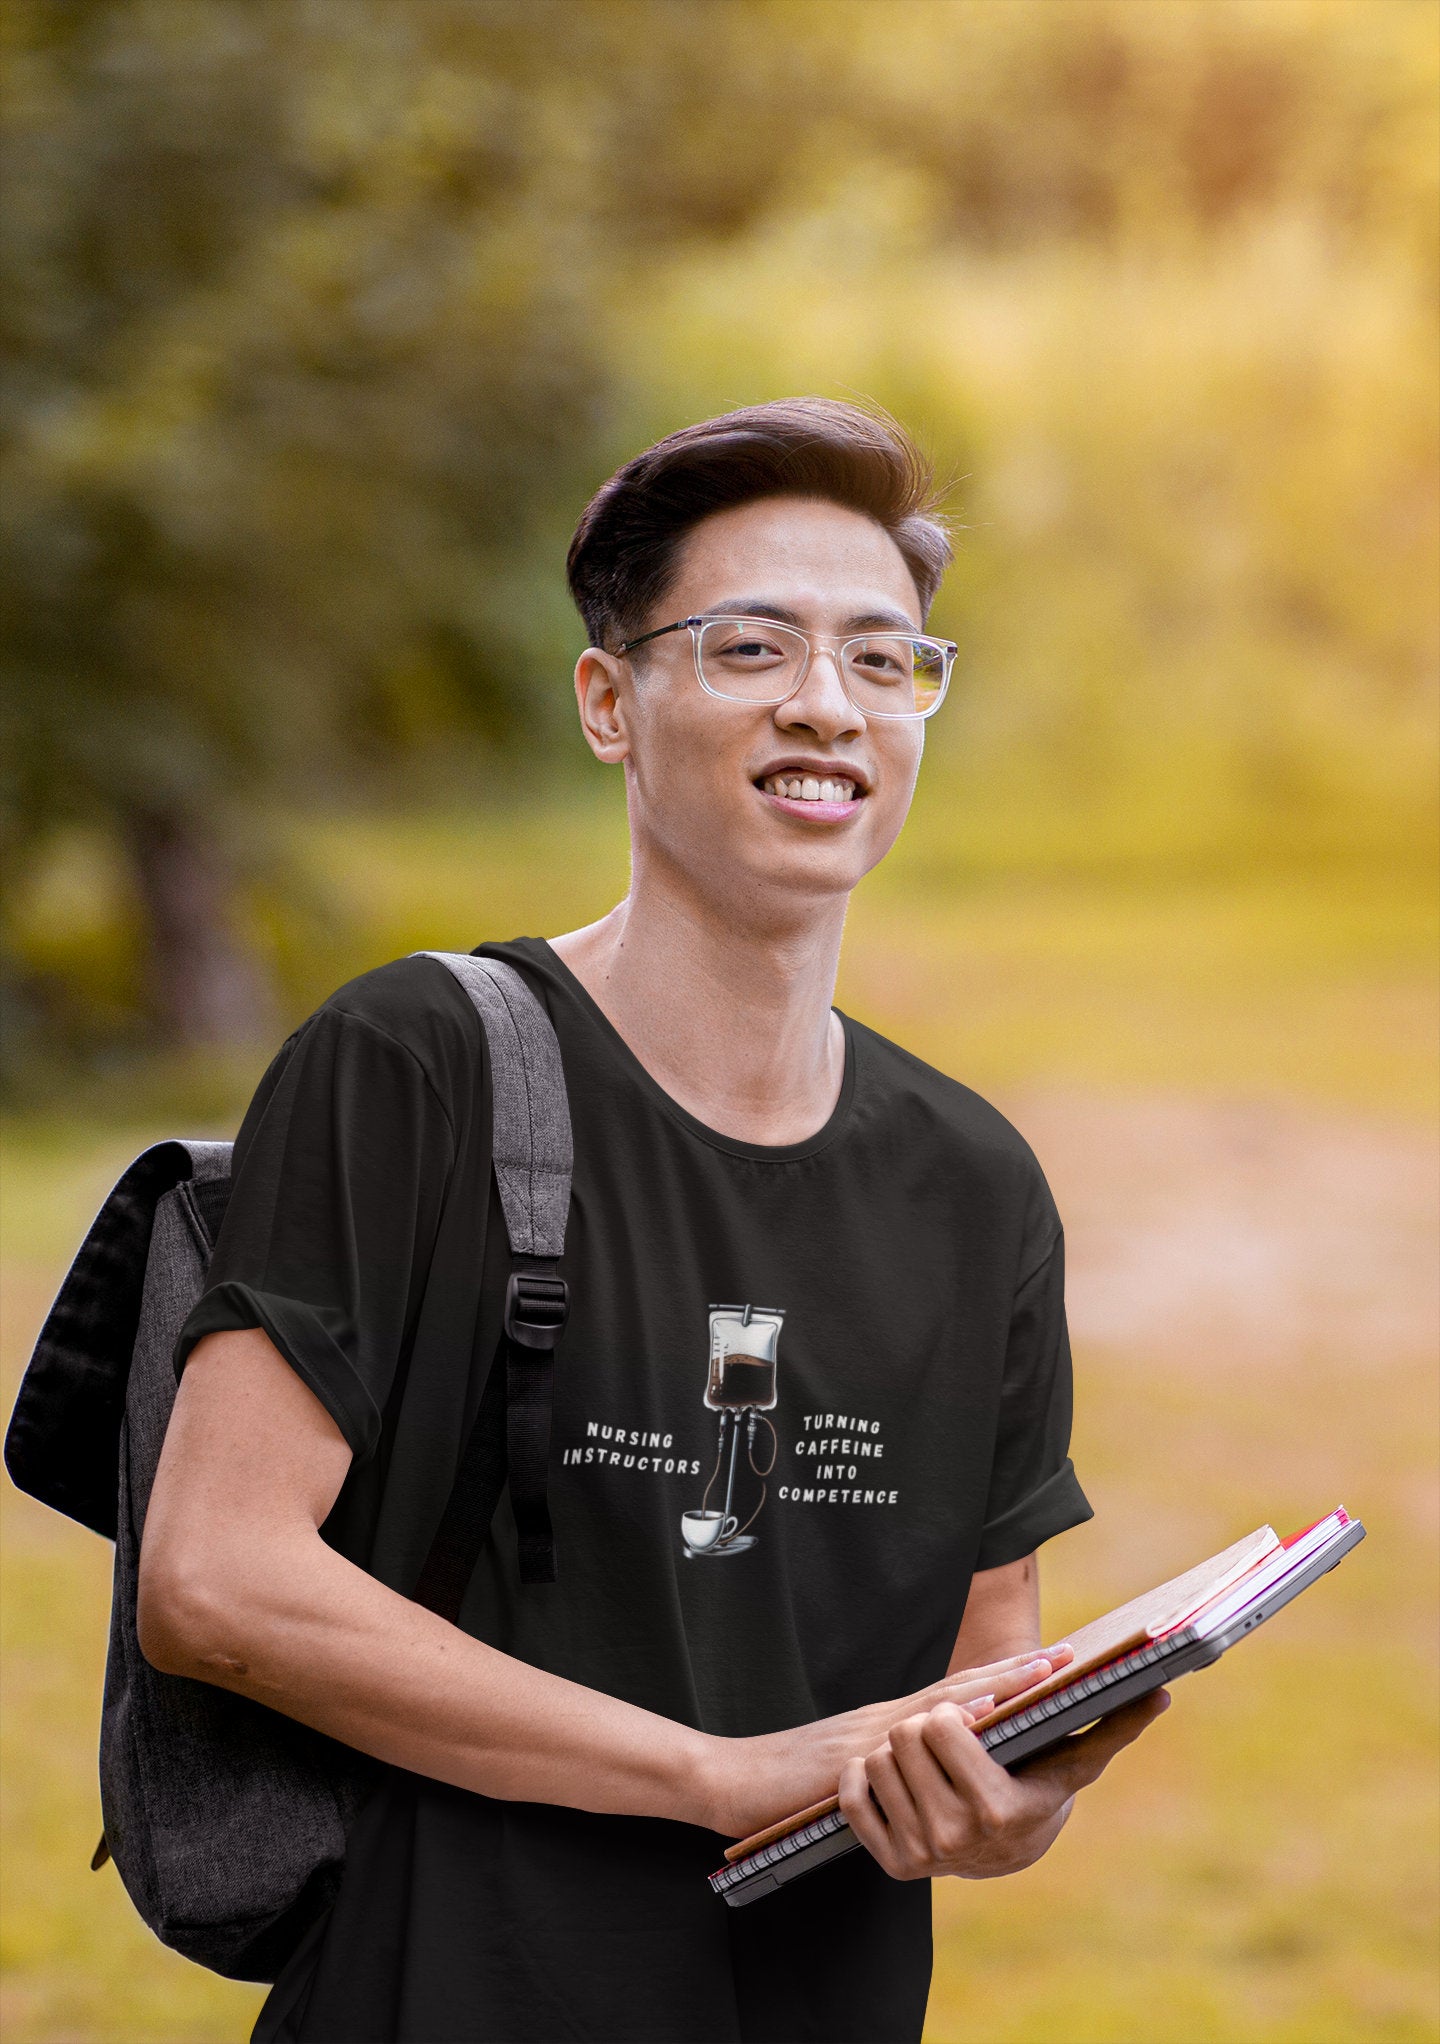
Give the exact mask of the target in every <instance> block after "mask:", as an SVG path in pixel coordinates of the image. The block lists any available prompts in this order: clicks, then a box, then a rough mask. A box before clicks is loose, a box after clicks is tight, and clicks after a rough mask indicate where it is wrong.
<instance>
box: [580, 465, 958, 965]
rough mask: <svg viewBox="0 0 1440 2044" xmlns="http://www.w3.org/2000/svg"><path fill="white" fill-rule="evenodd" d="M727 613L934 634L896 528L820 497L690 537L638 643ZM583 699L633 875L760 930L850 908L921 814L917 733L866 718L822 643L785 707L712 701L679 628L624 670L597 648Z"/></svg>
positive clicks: (913, 722) (915, 722)
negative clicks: (830, 907)
mask: <svg viewBox="0 0 1440 2044" xmlns="http://www.w3.org/2000/svg"><path fill="white" fill-rule="evenodd" d="M716 612H722V613H742V614H744V615H748V616H755V615H757V614H759V615H764V616H768V617H773V618H776V619H779V620H781V621H783V622H787V623H791V624H796V625H799V626H801V627H803V628H805V629H806V630H809V631H812V632H817V633H820V634H824V635H826V636H828V637H830V638H833V639H835V640H839V639H842V638H846V637H849V636H851V635H853V634H855V633H857V632H863V631H867V630H868V631H876V630H887V629H888V630H892V631H893V630H899V631H920V630H922V629H923V619H922V617H921V612H920V599H919V596H918V594H917V592H916V588H915V583H914V580H913V578H912V577H911V574H910V570H909V569H908V568H907V567H906V565H905V560H904V557H903V555H902V554H901V552H900V550H899V548H898V547H897V546H896V545H895V543H894V541H893V540H892V539H891V538H890V536H889V534H888V533H887V532H886V531H885V530H884V528H883V527H882V526H880V525H878V524H876V522H875V521H874V520H873V519H871V518H867V517H866V516H865V515H864V514H863V513H861V512H858V511H851V510H847V509H845V508H844V507H843V506H841V505H838V504H832V503H827V502H820V501H815V500H811V499H808V498H807V499H802V498H792V497H767V498H762V499H760V500H759V501H757V502H754V503H749V504H742V505H739V506H737V507H736V508H735V509H733V510H730V511H721V512H717V513H715V514H714V515H713V516H711V517H709V518H706V519H704V520H703V521H702V522H701V523H700V524H699V525H697V526H695V527H694V529H693V530H692V531H691V532H690V533H689V534H688V535H687V537H686V539H685V541H684V543H683V545H682V547H681V549H680V552H679V556H678V558H677V561H676V565H675V572H674V575H673V577H672V579H671V583H670V586H669V589H668V590H667V592H666V594H665V595H664V596H663V597H662V598H661V599H660V602H659V604H658V605H657V607H656V610H655V614H654V615H653V616H652V617H650V618H648V619H647V620H646V622H645V625H644V627H643V629H644V630H645V631H650V630H653V629H655V628H656V627H657V626H659V625H666V624H669V623H671V622H672V621H673V620H674V619H676V618H681V617H693V616H697V615H701V614H707V613H709V614H713V613H716ZM637 636H638V634H637ZM576 689H577V693H578V696H579V700H580V705H581V715H582V719H583V721H584V723H585V729H586V736H587V738H588V739H589V742H590V745H591V747H592V749H593V750H594V752H595V753H596V755H597V757H598V758H601V759H604V760H612V761H623V762H624V765H625V776H626V788H627V794H628V800H629V810H630V831H631V842H632V848H633V853H634V858H635V864H636V871H637V875H639V874H641V873H642V872H644V871H645V870H646V868H647V862H654V861H658V862H660V863H662V864H663V865H664V866H666V867H668V868H669V869H670V870H671V872H672V873H673V874H674V875H676V876H677V877H678V878H683V880H684V882H685V883H686V885H687V887H688V888H689V889H690V890H692V891H694V892H695V893H697V894H698V895H699V896H700V897H701V898H704V899H706V900H708V901H710V902H712V903H714V904H716V905H723V906H724V907H725V908H726V910H727V911H728V912H729V913H731V914H736V915H739V916H742V917H744V918H746V919H747V920H753V921H754V922H755V923H757V924H765V925H771V926H773V925H774V924H775V923H776V922H777V920H778V921H780V922H785V921H790V920H793V919H795V917H796V916H803V915H804V913H805V912H806V909H807V905H808V906H809V907H810V908H812V909H813V906H814V905H815V904H816V903H817V901H820V900H832V901H833V900H834V899H835V898H836V897H842V898H843V897H844V896H846V895H848V894H849V892H850V890H851V889H852V888H853V887H854V886H855V885H856V883H857V882H858V881H859V880H860V879H861V878H863V876H864V875H865V874H866V873H868V872H869V871H870V869H871V867H872V866H875V865H877V864H878V863H879V861H880V860H881V859H882V858H883V857H884V856H885V854H886V852H887V851H889V849H890V847H891V845H892V844H893V843H894V842H895V838H896V836H897V835H898V833H899V830H900V826H901V824H902V823H903V822H904V820H905V815H906V812H907V810H908V809H909V807H910V798H911V795H912V794H913V792H914V788H915V777H916V774H917V772H918V771H919V766H920V756H921V752H922V749H923V745H924V735H923V734H924V727H923V725H922V724H921V722H920V720H919V719H918V718H914V719H911V718H899V719H896V718H879V717H869V718H867V717H866V716H864V715H863V714H862V713H861V711H859V710H858V709H856V707H855V706H854V704H853V703H851V701H850V700H849V698H848V697H847V695H846V694H845V691H844V689H843V688H842V687H841V685H840V677H839V673H838V671H837V668H836V664H835V658H834V655H833V652H832V649H831V648H830V647H828V646H821V647H820V648H819V649H818V650H817V651H816V653H815V656H814V658H813V659H812V660H811V662H810V665H809V669H808V671H807V672H806V675H805V679H804V681H803V682H802V683H801V686H800V688H799V689H798V690H797V691H796V693H795V694H794V695H792V696H791V697H790V698H789V699H788V700H787V701H785V702H783V703H775V704H759V703H748V702H735V701H730V700H721V699H718V698H717V697H715V696H713V695H709V694H707V693H706V692H705V690H704V689H702V688H701V686H700V684H699V681H698V680H697V678H696V674H695V661H694V648H693V643H692V640H691V635H690V633H689V632H685V631H682V632H672V633H670V634H669V635H668V636H667V637H664V638H659V639H655V640H653V641H652V642H651V643H650V644H649V645H647V646H643V647H641V648H639V649H638V650H637V651H636V652H635V653H633V654H631V655H630V656H629V657H628V658H626V657H617V656H614V655H609V654H603V653H599V652H597V651H595V650H594V649H593V648H592V649H590V650H589V651H587V652H586V653H585V654H583V655H582V656H581V659H580V663H579V666H578V667H577V669H576Z"/></svg>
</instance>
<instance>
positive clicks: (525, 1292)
mask: <svg viewBox="0 0 1440 2044" xmlns="http://www.w3.org/2000/svg"><path fill="white" fill-rule="evenodd" d="M569 1318H570V1287H569V1285H568V1284H566V1282H565V1280H564V1278H562V1277H554V1276H550V1275H548V1274H546V1273H544V1272H541V1271H535V1270H512V1271H511V1273H510V1282H509V1284H508V1285H506V1287H505V1333H506V1335H507V1337H508V1338H509V1340H511V1341H513V1342H515V1343H516V1344H517V1346H518V1347H520V1348H538V1349H553V1348H554V1346H555V1344H556V1343H557V1342H558V1341H559V1339H560V1337H561V1335H562V1334H563V1333H564V1331H565V1323H566V1321H567V1320H568V1319H569Z"/></svg>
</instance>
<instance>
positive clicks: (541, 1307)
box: [5, 951, 572, 1981]
mask: <svg viewBox="0 0 1440 2044" xmlns="http://www.w3.org/2000/svg"><path fill="white" fill-rule="evenodd" d="M416 955H417V956H426V957H431V958H435V959H437V960H439V962H440V963H441V964H442V965H444V966H446V967H448V969H449V970H450V971H451V972H452V973H453V974H454V975H455V977H456V979H458V980H459V982H460V984H461V985H462V986H463V987H464V988H465V991H466V992H467V994H468V995H469V996H470V999H471V1001H472V1002H473V1003H474V1006H475V1009H476V1012H477V1014H478V1015H479V1017H480V1021H481V1024H482V1027H483V1029H484V1033H485V1040H486V1044H487V1047H488V1050H489V1062H490V1073H491V1081H492V1095H493V1116H492V1124H493V1126H492V1133H493V1151H494V1165H495V1177H496V1181H497V1184H498V1187H499V1192H500V1199H501V1204H502V1207H503V1209H504V1215H505V1228H506V1233H507V1235H508V1237H509V1243H510V1253H511V1265H512V1268H511V1274H510V1279H509V1283H508V1287H507V1292H506V1300H505V1314H504V1325H503V1328H502V1329H500V1330H497V1336H498V1339H497V1348H496V1355H495V1361H494V1363H493V1364H492V1366H491V1369H490V1373H489V1377H488V1378H487V1381H486V1385H485V1391H484V1394H483V1396H482V1399H481V1404H480V1410H479V1412H478V1414H477V1416H476V1419H475V1421H474V1424H473V1426H472V1428H471V1432H470V1437H469V1440H468V1441H467V1443H466V1445H465V1448H464V1450H463V1452H462V1455H461V1458H460V1463H459V1467H458V1469H457V1472H456V1476H455V1480H454V1485H453V1487H452V1490H451V1493H450V1497H449V1500H448V1502H447V1504H446V1506H445V1509H444V1512H443V1514H442V1516H441V1519H440V1523H439V1526H438V1527H437V1529H436V1533H435V1536H434V1541H433V1544H432V1546H431V1548H430V1552H429V1555H428V1557H427V1559H426V1562H425V1565H424V1568H423V1569H422V1571H421V1575H420V1578H419V1581H418V1582H417V1584H416V1587H415V1589H414V1591H413V1592H412V1594H413V1596H414V1598H415V1600H416V1601H417V1602H418V1603H421V1604H424V1605H426V1606H427V1607H428V1608H429V1609H431V1610H434V1611H438V1612H439V1613H440V1614H441V1615H442V1616H443V1617H446V1618H448V1619H450V1621H451V1622H452V1623H453V1622H454V1621H455V1619H456V1618H457V1617H458V1614H459V1610H460V1604H461V1600H462V1598H463V1596H464V1594H465V1589H466V1586H467V1584H468V1582H469V1580H470V1576H471V1574H472V1572H473V1570H474V1566H475V1563H476V1561H477V1559H478V1558H479V1554H480V1550H481V1548H482V1546H483V1545H484V1541H485V1538H486V1535H487V1533H488V1531H489V1527H490V1521H491V1519H492V1517H493V1515H494V1511H495V1506H496V1503H497V1501H498V1499H499V1495H500V1491H501V1489H502V1487H503V1486H504V1485H505V1484H506V1482H507V1481H508V1483H509V1487H510V1495H511V1502H512V1504H513V1506H514V1510H515V1521H516V1528H517V1532H518V1535H519V1555H520V1575H521V1580H522V1581H524V1582H528V1583H539V1582H548V1581H553V1580H554V1577H555V1552H554V1541H553V1537H552V1534H551V1528H550V1518H549V1511H548V1508H547V1504H546V1496H545V1482H546V1469H547V1463H548V1458H549V1442H550V1406H551V1393H552V1387H553V1357H554V1349H555V1344H556V1343H557V1341H558V1340H559V1338H560V1334H561V1331H562V1329H563V1327H564V1325H565V1320H566V1316H567V1312H568V1306H569V1295H568V1291H567V1288H566V1285H565V1281H564V1280H563V1279H562V1278H561V1277H560V1276H559V1274H558V1270H557V1262H558V1259H559V1257H560V1255H561V1252H562V1250H563V1248H564V1243H565V1221H566V1215H567V1212H568V1209H569V1203H570V1175H571V1161H572V1160H571V1138H570V1116H569V1106H568V1102H567V1100H566V1095H565V1078H564V1073H563V1071H562V1069H561V1065H560V1050H559V1045H558V1044H557V1042H556V1040H555V1036H554V1032H553V1030H552V1029H551V1027H550V1022H549V1019H548V1017H547V1016H546V1014H545V1011H544V1009H543V1008H542V1007H541V1005H540V1003H539V1002H538V1001H537V1000H536V998H535V996H534V995H533V994H532V993H531V992H530V990H529V989H528V987H527V986H526V985H525V983H524V981H523V980H522V979H521V978H520V976H519V974H518V973H517V972H515V971H514V970H513V969H512V968H511V967H510V966H508V965H505V964H503V963H501V962H500V961H499V960H497V959H489V958H476V957H472V956H469V955H467V954H464V953H450V952H439V951H434V952H427V953H417V954H416ZM230 1149H231V1146H230V1144H229V1143H223V1142H182V1141H174V1142H163V1143H157V1144H155V1145H154V1147H153V1148H151V1149H148V1150H146V1151H145V1152H144V1153H143V1154H142V1155H141V1156H139V1157H137V1158H136V1160H135V1162H134V1163H133V1164H132V1165H131V1166H130V1167H129V1169H128V1170H127V1171H126V1172H125V1174H124V1176H123V1177H122V1178H121V1179H120V1182H119V1184H118V1185H117V1186H116V1187H115V1190H114V1191H113V1192H112V1193H111V1194H110V1197H109V1198H108V1199H107V1200H106V1202H105V1204H104V1206H103V1207H102V1208H101V1209H100V1212H99V1215H98V1216H97V1218H96V1220H95V1222H94V1225H93V1226H92V1227H91V1229H90V1231H89V1233H88V1235H87V1236H86V1238H85V1241H84V1243H83V1244H82V1246H81V1249H80V1251H79V1254H78V1255H77V1256H76V1258H75V1261H74V1263H73V1265H72V1266H71V1269H70V1272H69V1275H68V1276H67V1277H66V1279H65V1282H64V1284H63V1285H62V1286H61V1288H60V1292H59V1294H58V1296H57V1298H56V1300H55V1304H54V1306H53V1307H52V1308H51V1311H50V1314H49V1316H48V1318H47V1319H46V1321H45V1325H44V1327H43V1329H42V1330H41V1334H40V1338H39V1341H38V1342H37V1344H36V1347H35V1352H34V1355H33V1356H32V1358H31V1361H30V1365H29V1368H28V1369H27V1371H26V1373H25V1378H24V1381H23V1383H22V1384H21V1387H20V1393H19V1396H18V1398H17V1399H16V1402H15V1408H14V1412H13V1414H12V1416H11V1420H10V1427H9V1432H8V1434H7V1436H6V1441H5V1463H6V1467H7V1468H8V1469H9V1472H10V1475H11V1477H12V1478H13V1479H14V1481H15V1483H16V1484H18V1485H19V1487H20V1488H21V1489H22V1490H24V1491H28V1492H29V1493H30V1495H31V1496H32V1497H36V1498H39V1499H40V1500H41V1501H42V1502H43V1503H45V1504H47V1505H51V1506H53V1507H54V1508H55V1509H56V1510H57V1511H60V1512H64V1513H65V1514H67V1516H68V1517H70V1518H72V1519H78V1520H79V1521H80V1522H81V1523H82V1524H83V1525H86V1526H90V1527H92V1528H93V1529H94V1531H96V1532H97V1533H101V1534H103V1535H105V1536H107V1537H108V1538H111V1539H113V1540H114V1542H115V1577H114V1593H113V1600H112V1604H111V1614H110V1648H109V1658H108V1661H107V1663H106V1669H105V1696H104V1704H103V1707H102V1712H101V1723H100V1802H101V1809H102V1813H103V1816H104V1823H105V1829H104V1832H103V1834H102V1836H101V1839H100V1844H99V1846H98V1847H97V1848H96V1853H95V1857H94V1859H93V1860H92V1862H91V1864H92V1865H93V1866H96V1867H99V1866H101V1865H103V1864H104V1861H105V1859H106V1858H107V1857H113V1858H114V1861H115V1864H116V1866H117V1868H118V1869H119V1873H120V1878H121V1880H122V1881H123V1882H124V1884H125V1887H126V1889H127V1890H128V1892H129V1894H130V1898H131V1900H132V1901H133V1902H134V1904H135V1906H136V1908H137V1909H138V1910H139V1912H140V1914H141V1915H142V1916H143V1917H144V1919H145V1921H146V1922H147V1923H148V1924H149V1926H150V1928H151V1929H152V1930H153V1931H154V1932H155V1934H156V1936H157V1937H159V1938H160V1940H161V1941H162V1943H164V1944H167V1945H171V1946H173V1947H174V1948H175V1950H176V1951H179V1952H183V1953H184V1955H185V1956H186V1957H187V1958H189V1959H194V1960H196V1961H197V1962H198V1963H199V1964H200V1965H202V1966H208V1967H210V1968H212V1969H213V1971H215V1972H217V1973H223V1974H226V1975H228V1976H229V1977H230V1978H232V1979H237V1980H261V1981H265V1980H273V1979H274V1978H275V1977H276V1975H277V1973H278V1972H279V1971H280V1969H281V1967H283V1965H284V1964H285V1961H286V1959H287V1958H288V1957H289V1955H290V1953H291V1951H292V1950H293V1949H294V1947H295V1945H296V1944H297V1943H298V1941H299V1939H300V1937H301V1936H302V1935H303V1933H304V1932H305V1930H306V1929H307V1927H308V1926H309V1925H310V1924H311V1923H312V1922H313V1921H314V1920H315V1919H316V1918H317V1917H318V1916H319V1915H320V1914H321V1912H322V1911H323V1910H325V1909H326V1908H328V1907H329V1905H330V1903H331V1901H332V1900H333V1899H334V1896H335V1893H336V1891H337V1889H338V1887H339V1882H340V1875H341V1872H342V1870H343V1865H344V1857H345V1835H346V1831H347V1829H348V1827H349V1825H350V1823H351V1821H352V1819H353V1817H354V1815H355V1813H356V1811H357V1810H358V1809H359V1807H360V1804H361V1802H362V1801H363V1799H364V1797H365V1795H366V1793H367V1792H368V1790H369V1789H370V1787H371V1786H372V1785H373V1784H374V1782H375V1780H376V1779H377V1778H378V1773H379V1769H378V1766H377V1764H376V1763H375V1762H372V1761H370V1760H368V1759H367V1758H366V1757H365V1756H364V1755H362V1754H359V1753H356V1752H354V1751H352V1750H351V1749H350V1748H349V1747H346V1746H343V1745H340V1744H339V1743H337V1742H336V1741H334V1740H331V1739H328V1738H325V1737H324V1736H322V1735H321V1734H320V1733H318V1732H314V1731H312V1730H310V1729H309V1728H308V1727H307V1726H305V1725H302V1724H299V1723H298V1722H296V1721H295V1720H294V1719H291V1718H287V1717H283V1716H281V1715H280V1714H279V1713H278V1712H275V1711H271V1710H268V1709H266V1708H265V1707H264V1706H263V1705H262V1704H258V1703H252V1702H250V1701H249V1699H248V1698H246V1697H242V1696H236V1695H234V1694H232V1693H231V1692H229V1691H227V1690H223V1689H218V1688H215V1687H213V1686H212V1685H210V1684H209V1683H205V1682H196V1681H191V1680H190V1679H188V1678H187V1677H181V1676H174V1675H165V1674H161V1673H160V1672H159V1670H157V1669H155V1668H153V1667H152V1666H151V1665H150V1663H149V1662H148V1661H147V1660H146V1659H145V1657H144V1655H143V1654H142V1653H141V1652H140V1645H139V1641H138V1639H137V1637H136V1628H135V1592H136V1578H137V1573H138V1563H139V1555H140V1536H141V1533H142V1531H143V1529H144V1525H145V1512H146V1508H147V1506H148V1503H149V1499H150V1486H151V1483H152V1482H153V1480H154V1475H155V1468H156V1464H157V1463H158V1461H159V1458H160V1447H161V1443H162V1442H163V1440H164V1438H165V1429H166V1427H167V1425H168V1424H169V1419H170V1411H171V1407H172V1405H173V1403H174V1399H175V1388H176V1386H175V1374H174V1366H173V1360H172V1358H173V1353H174V1348H175V1342H176V1337H177V1336H178V1334H179V1332H180V1328H181V1326H182V1325H183V1323H184V1321H185V1319H186V1318H187V1316H188V1315H189V1312H190V1309H191V1307H192V1306H193V1305H194V1304H195V1301H196V1300H197V1299H198V1298H199V1297H200V1294H201V1293H202V1291H203V1290H204V1289H205V1281H206V1271H207V1268H208V1265H209V1260H210V1253H211V1250H212V1247H213V1245H214V1241H215V1237H216V1234H217V1232H218V1229H219V1225H220V1220H221V1217H222V1216H223V1214H224V1211H225V1205H226V1200H227V1198H228V1195H229V1189H230V1178H229V1171H230Z"/></svg>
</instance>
